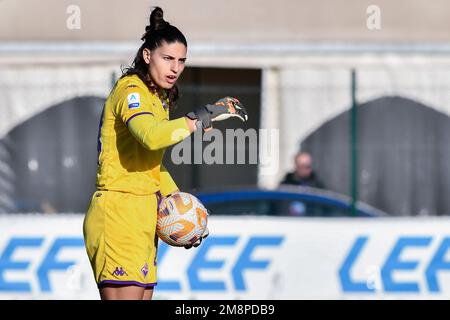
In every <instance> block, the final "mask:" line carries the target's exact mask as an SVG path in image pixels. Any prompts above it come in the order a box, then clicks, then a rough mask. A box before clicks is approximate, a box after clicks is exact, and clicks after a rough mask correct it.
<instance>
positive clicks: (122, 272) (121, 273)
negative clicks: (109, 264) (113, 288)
mask: <svg viewBox="0 0 450 320" xmlns="http://www.w3.org/2000/svg"><path fill="white" fill-rule="evenodd" d="M113 275H115V276H117V277H118V276H125V275H128V273H127V272H126V271H125V270H123V268H122V267H120V269H119V267H116V270H114V272H113Z"/></svg>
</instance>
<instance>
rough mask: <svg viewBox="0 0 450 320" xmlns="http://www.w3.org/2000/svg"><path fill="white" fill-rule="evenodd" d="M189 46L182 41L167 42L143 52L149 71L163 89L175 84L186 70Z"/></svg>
mask: <svg viewBox="0 0 450 320" xmlns="http://www.w3.org/2000/svg"><path fill="white" fill-rule="evenodd" d="M186 53H187V48H186V46H185V45H184V44H182V43H180V42H173V43H170V44H169V43H167V42H165V41H163V43H162V45H161V46H160V47H158V48H156V49H154V50H152V51H150V50H148V49H144V51H143V52H142V54H143V56H144V60H145V62H146V63H147V64H148V73H149V74H150V76H151V78H152V80H153V82H154V83H155V84H156V85H157V86H159V87H160V88H163V89H170V88H172V87H173V86H174V85H175V82H176V81H177V80H178V78H179V76H180V75H181V73H182V72H183V70H184V63H185V62H186Z"/></svg>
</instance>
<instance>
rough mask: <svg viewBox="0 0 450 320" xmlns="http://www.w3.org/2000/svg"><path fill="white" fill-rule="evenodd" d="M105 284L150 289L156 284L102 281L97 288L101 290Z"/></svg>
mask: <svg viewBox="0 0 450 320" xmlns="http://www.w3.org/2000/svg"><path fill="white" fill-rule="evenodd" d="M105 284H118V285H123V286H133V285H134V286H139V287H143V288H151V287H154V286H156V285H157V284H158V282H153V283H141V282H137V281H121V280H103V281H101V282H100V283H99V284H98V285H97V286H98V288H101V287H102V286H104V285H105Z"/></svg>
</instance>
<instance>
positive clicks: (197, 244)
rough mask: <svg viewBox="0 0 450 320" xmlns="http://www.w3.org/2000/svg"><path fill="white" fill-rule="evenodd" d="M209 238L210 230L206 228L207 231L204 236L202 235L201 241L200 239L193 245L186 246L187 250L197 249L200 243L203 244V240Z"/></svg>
mask: <svg viewBox="0 0 450 320" xmlns="http://www.w3.org/2000/svg"><path fill="white" fill-rule="evenodd" d="M207 236H209V230H208V227H206V229H205V231H203V234H202V235H201V237H200V239H198V240H197V241H195V242H194V243H193V244H190V245H187V246H184V247H185V248H186V249H190V248H192V247H194V248H197V247H198V246H199V245H200V243H202V241H203V239H205V238H206V237H207Z"/></svg>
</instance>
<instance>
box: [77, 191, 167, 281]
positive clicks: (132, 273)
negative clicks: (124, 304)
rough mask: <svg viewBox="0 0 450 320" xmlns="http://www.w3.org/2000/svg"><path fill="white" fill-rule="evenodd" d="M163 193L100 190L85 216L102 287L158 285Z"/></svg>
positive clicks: (86, 236) (93, 262)
mask: <svg viewBox="0 0 450 320" xmlns="http://www.w3.org/2000/svg"><path fill="white" fill-rule="evenodd" d="M159 198H160V197H159V194H152V195H145V196H138V195H134V194H130V193H123V192H115V191H96V192H95V193H94V195H93V196H92V200H91V203H90V206H89V209H88V212H87V213H86V216H85V218H84V224H83V235H84V242H85V246H86V251H87V254H88V257H89V261H90V263H91V266H92V269H93V271H94V277H95V280H96V282H97V285H98V287H99V288H100V287H102V286H103V285H105V284H119V285H137V286H141V287H145V288H149V287H153V286H155V285H156V256H157V248H158V237H157V235H156V219H157V207H158V201H159Z"/></svg>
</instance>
